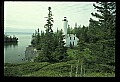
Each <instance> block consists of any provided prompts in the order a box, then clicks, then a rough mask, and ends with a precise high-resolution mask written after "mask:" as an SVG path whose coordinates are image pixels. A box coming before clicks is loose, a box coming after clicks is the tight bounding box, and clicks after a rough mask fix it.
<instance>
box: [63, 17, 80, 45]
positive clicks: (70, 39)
mask: <svg viewBox="0 0 120 82" xmlns="http://www.w3.org/2000/svg"><path fill="white" fill-rule="evenodd" d="M75 26H77V25H76V24H75ZM67 27H68V20H67V18H66V17H64V19H63V34H64V35H65V38H64V41H65V43H66V44H65V46H66V47H70V45H72V46H77V43H78V40H79V39H78V38H77V37H76V34H67Z"/></svg>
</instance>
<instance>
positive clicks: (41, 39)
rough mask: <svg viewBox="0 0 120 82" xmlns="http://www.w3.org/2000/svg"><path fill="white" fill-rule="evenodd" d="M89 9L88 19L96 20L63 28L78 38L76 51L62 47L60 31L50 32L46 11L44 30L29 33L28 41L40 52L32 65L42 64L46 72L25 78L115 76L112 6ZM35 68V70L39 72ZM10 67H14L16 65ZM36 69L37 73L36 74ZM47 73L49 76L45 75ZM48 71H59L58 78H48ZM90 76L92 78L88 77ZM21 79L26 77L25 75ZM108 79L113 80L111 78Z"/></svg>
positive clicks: (50, 24) (50, 18) (114, 16)
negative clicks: (29, 39)
mask: <svg viewBox="0 0 120 82" xmlns="http://www.w3.org/2000/svg"><path fill="white" fill-rule="evenodd" d="M93 6H94V8H95V9H96V12H91V15H92V16H93V17H95V18H97V19H98V20H94V19H93V18H90V19H89V26H84V25H83V26H81V25H79V24H78V26H75V27H70V26H68V28H67V33H68V34H76V37H77V38H79V41H78V46H77V47H74V46H72V45H70V47H66V46H64V45H65V42H64V41H63V39H64V36H65V35H64V34H63V30H62V29H61V30H57V31H56V32H53V29H52V27H53V21H54V19H53V17H52V16H53V15H52V11H51V7H48V10H49V13H48V17H46V24H45V26H44V28H46V30H45V32H44V31H40V30H39V28H38V29H37V30H36V31H35V33H33V35H32V38H34V39H33V40H32V41H31V45H32V46H34V47H35V48H36V49H37V50H40V52H39V56H38V57H35V58H34V63H37V64H39V65H40V64H42V63H45V66H47V67H46V68H43V69H44V70H46V72H45V71H44V72H43V70H42V71H41V72H40V73H39V74H41V75H38V74H37V73H35V71H36V70H35V71H34V73H28V76H35V75H34V74H37V75H38V76H48V77H49V76H53V77H54V76H56V77H59V76H61V75H63V76H66V77H69V76H71V77H72V76H73V77H77V76H79V77H85V74H90V73H91V77H92V76H97V73H107V74H115V34H116V30H115V27H116V23H115V21H116V3H115V2H96V4H93ZM78 18H79V17H78ZM37 64H36V67H37ZM48 64H49V66H48ZM11 65H12V64H11ZM34 65H35V64H34ZM39 65H38V67H39V69H42V68H40V66H39ZM6 66H7V64H6ZM12 66H14V67H17V66H19V65H12ZM20 66H21V64H20ZM24 66H25V65H24ZM57 66H58V67H57ZM61 66H62V67H61ZM43 67H44V66H43ZM52 67H54V68H52ZM58 68H59V69H58ZM28 69H30V68H28ZM31 69H32V67H31ZM39 69H37V71H38V70H39ZM47 69H48V71H49V72H47ZM49 69H50V70H53V69H54V70H57V71H56V72H57V73H58V72H59V71H60V70H62V73H61V72H60V73H61V75H59V74H60V73H58V75H56V74H57V73H55V74H53V73H51V74H50V70H49ZM6 70H7V69H6ZM9 70H10V69H9ZM21 70H22V67H21ZM32 70H34V69H32ZM7 71H8V70H7ZM39 71H40V70H39ZM42 73H43V75H42ZM45 73H46V74H45ZM64 73H65V74H64ZM92 73H95V74H96V75H95V74H93V75H92ZM18 74H19V72H18ZM44 74H45V75H44ZM47 74H48V75H47ZM52 74H53V75H52ZM5 75H6V76H9V75H10V74H9V73H7V72H5ZM21 75H23V76H24V75H25V76H27V73H26V74H21ZM37 75H36V76H37ZM88 76H89V75H88ZM98 76H99V75H98ZM101 76H102V75H101ZM103 76H106V75H103ZM112 76H114V77H115V75H112ZM86 77H87V75H86Z"/></svg>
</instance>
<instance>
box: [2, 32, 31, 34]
mask: <svg viewBox="0 0 120 82" xmlns="http://www.w3.org/2000/svg"><path fill="white" fill-rule="evenodd" d="M13 33H14V34H33V33H32V32H4V34H13Z"/></svg>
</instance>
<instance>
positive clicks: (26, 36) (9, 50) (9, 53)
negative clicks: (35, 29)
mask: <svg viewBox="0 0 120 82" xmlns="http://www.w3.org/2000/svg"><path fill="white" fill-rule="evenodd" d="M6 34H7V35H11V36H13V35H15V36H16V37H17V38H18V43H15V44H5V43H4V63H22V62H24V61H22V59H23V58H25V50H26V47H27V46H28V45H30V44H31V37H32V33H17V32H16V33H12V32H11V33H10V32H9V33H6Z"/></svg>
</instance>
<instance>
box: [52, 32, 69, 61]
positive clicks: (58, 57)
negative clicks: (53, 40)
mask: <svg viewBox="0 0 120 82" xmlns="http://www.w3.org/2000/svg"><path fill="white" fill-rule="evenodd" d="M64 37H65V35H63V32H62V30H61V31H60V32H59V35H58V46H57V47H56V49H55V52H53V56H54V61H57V62H59V61H65V59H66V58H67V53H66V52H67V48H66V47H65V42H64V41H63V39H64Z"/></svg>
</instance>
